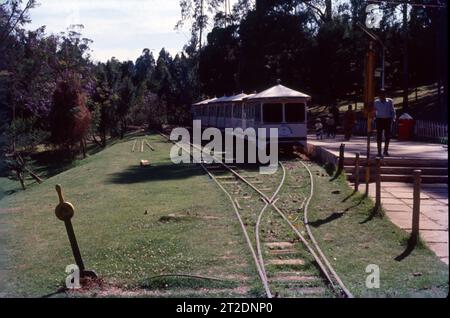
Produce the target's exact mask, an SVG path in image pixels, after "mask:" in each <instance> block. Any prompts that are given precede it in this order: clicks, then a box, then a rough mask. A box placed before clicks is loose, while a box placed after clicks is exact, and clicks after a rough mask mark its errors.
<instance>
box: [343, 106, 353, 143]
mask: <svg viewBox="0 0 450 318" xmlns="http://www.w3.org/2000/svg"><path fill="white" fill-rule="evenodd" d="M355 124H356V114H355V112H354V111H353V107H352V105H348V110H347V111H346V112H345V114H344V138H345V140H347V141H348V140H350V137H351V136H352V132H353V127H355Z"/></svg>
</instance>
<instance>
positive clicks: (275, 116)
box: [263, 103, 283, 123]
mask: <svg viewBox="0 0 450 318" xmlns="http://www.w3.org/2000/svg"><path fill="white" fill-rule="evenodd" d="M263 121H264V122H265V123H281V122H282V121H283V104H280V103H273V104H264V105H263Z"/></svg>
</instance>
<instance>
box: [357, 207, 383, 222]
mask: <svg viewBox="0 0 450 318" xmlns="http://www.w3.org/2000/svg"><path fill="white" fill-rule="evenodd" d="M380 216H381V211H380V208H377V207H373V208H372V209H371V210H370V213H369V216H368V217H367V218H366V219H365V220H364V221H361V222H359V224H365V223H367V222H370V221H372V220H373V219H374V218H375V217H380Z"/></svg>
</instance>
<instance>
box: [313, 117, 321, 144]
mask: <svg viewBox="0 0 450 318" xmlns="http://www.w3.org/2000/svg"><path fill="white" fill-rule="evenodd" d="M314 127H315V129H316V137H317V139H318V140H319V139H320V140H321V139H322V138H323V137H322V136H323V125H322V122H321V121H320V119H319V118H317V119H316V123H315V125H314Z"/></svg>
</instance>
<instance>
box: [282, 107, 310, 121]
mask: <svg viewBox="0 0 450 318" xmlns="http://www.w3.org/2000/svg"><path fill="white" fill-rule="evenodd" d="M284 114H285V117H286V122H287V123H303V122H304V121H305V104H302V103H289V104H285V105H284Z"/></svg>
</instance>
